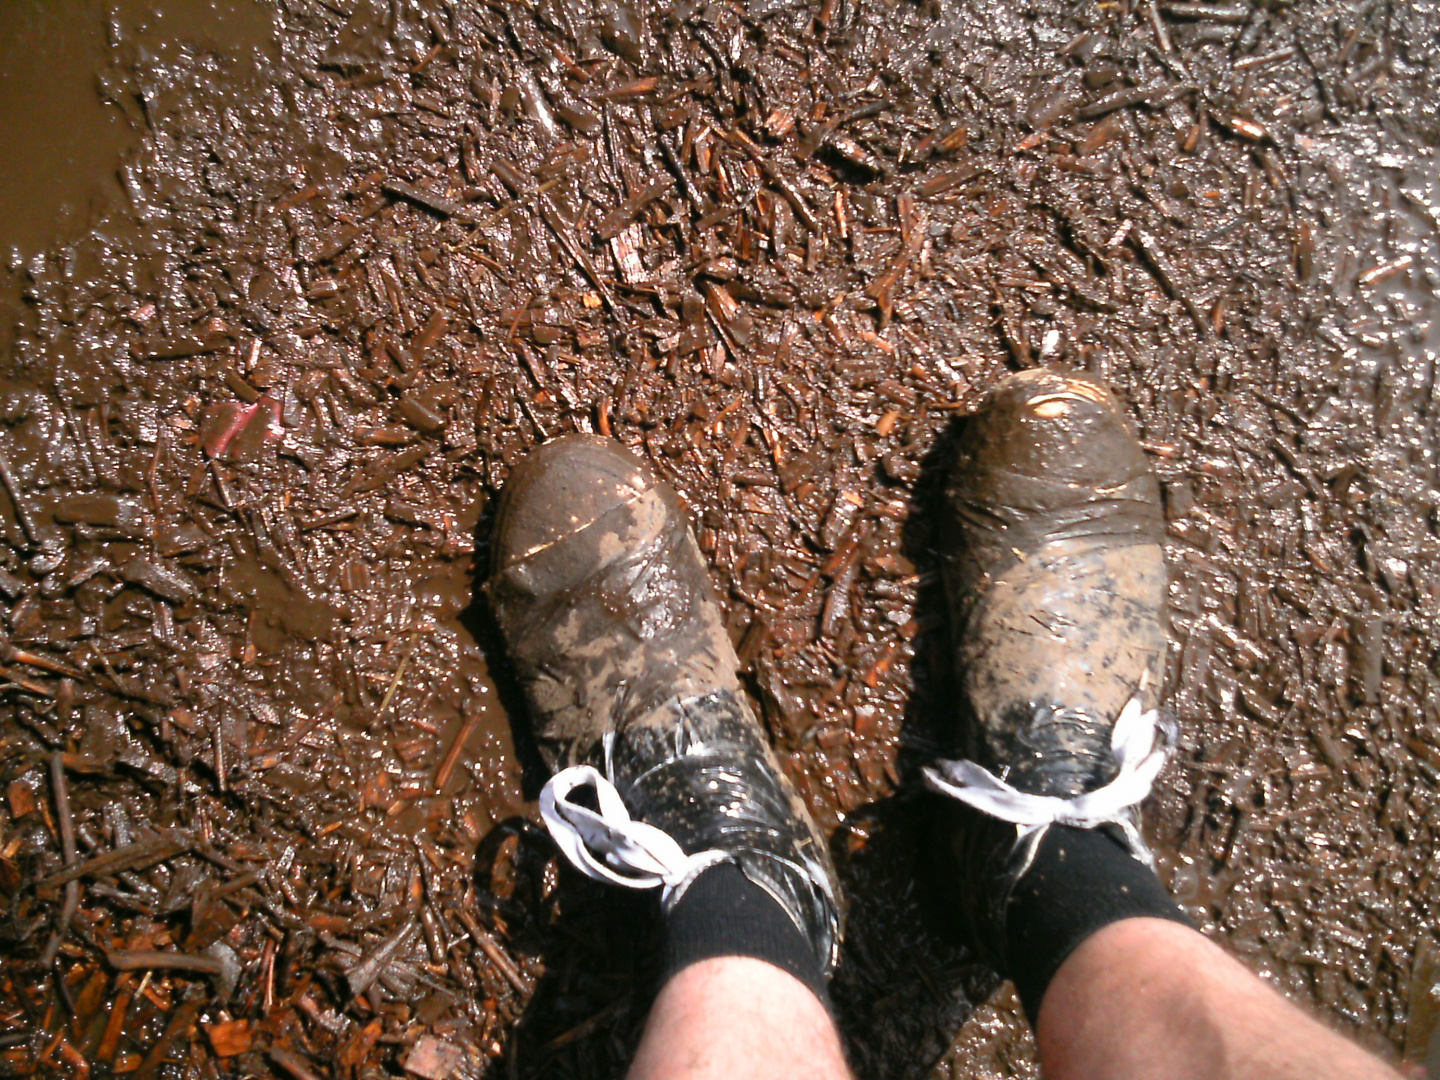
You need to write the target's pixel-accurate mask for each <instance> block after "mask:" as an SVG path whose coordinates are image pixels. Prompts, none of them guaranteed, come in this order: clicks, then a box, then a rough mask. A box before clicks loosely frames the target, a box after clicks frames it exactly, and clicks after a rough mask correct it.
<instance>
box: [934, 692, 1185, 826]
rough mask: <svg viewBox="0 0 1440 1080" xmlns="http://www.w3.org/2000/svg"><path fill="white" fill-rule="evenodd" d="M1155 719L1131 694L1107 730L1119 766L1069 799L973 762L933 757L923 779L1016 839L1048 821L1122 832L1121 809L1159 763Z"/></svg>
mask: <svg viewBox="0 0 1440 1080" xmlns="http://www.w3.org/2000/svg"><path fill="white" fill-rule="evenodd" d="M1159 722H1160V714H1159V712H1158V711H1156V710H1155V709H1150V710H1142V709H1141V707H1140V697H1139V695H1138V694H1137V695H1136V696H1135V697H1132V698H1131V699H1130V700H1129V702H1127V703H1126V705H1125V707H1124V708H1123V709H1121V710H1120V715H1119V717H1118V718H1117V719H1116V721H1115V727H1114V729H1113V730H1112V731H1111V733H1110V750H1111V752H1112V753H1113V754H1114V755H1115V762H1116V764H1118V765H1119V766H1120V771H1119V772H1118V773H1117V774H1116V776H1115V779H1114V780H1112V781H1110V783H1108V784H1106V785H1105V786H1104V787H1102V788H1097V789H1096V790H1094V791H1088V792H1086V793H1085V794H1083V795H1076V796H1074V797H1073V798H1069V799H1061V798H1057V797H1055V796H1052V795H1031V794H1029V793H1027V792H1024V791H1017V790H1016V789H1015V788H1013V787H1011V786H1010V785H1009V784H1007V783H1006V782H1005V781H1004V780H1001V779H1000V778H999V777H998V776H996V775H995V774H994V773H992V772H991V771H990V770H989V769H986V768H983V767H982V766H980V765H977V764H975V763H974V762H973V761H938V762H936V764H935V767H931V766H926V767H925V769H924V772H925V780H926V782H927V783H928V784H929V785H930V787H932V788H934V789H935V790H936V791H938V792H940V793H941V794H943V795H949V796H950V797H951V798H954V799H959V800H960V801H961V802H963V803H965V804H966V805H967V806H973V807H974V808H975V809H976V810H979V811H980V812H981V813H984V814H989V815H990V816H991V817H995V818H999V819H1000V820H1002V821H1009V822H1012V823H1013V824H1015V825H1017V826H1019V827H1020V838H1021V839H1022V840H1023V839H1025V838H1026V837H1027V836H1029V835H1030V834H1032V833H1036V832H1041V831H1043V830H1045V829H1046V828H1048V827H1049V826H1051V825H1074V826H1077V827H1079V828H1082V829H1093V828H1095V827H1096V826H1099V825H1119V826H1120V827H1121V828H1122V829H1123V830H1125V832H1126V834H1127V836H1128V835H1129V834H1130V833H1131V832H1133V831H1134V825H1133V822H1131V821H1130V820H1129V818H1128V816H1127V815H1126V814H1125V811H1126V810H1129V809H1130V808H1131V807H1132V806H1136V805H1138V804H1139V803H1140V802H1141V801H1143V800H1144V799H1145V797H1146V796H1147V795H1149V794H1150V787H1151V785H1152V784H1154V782H1155V777H1156V776H1158V775H1159V773H1160V770H1161V769H1162V768H1164V766H1165V752H1166V749H1167V746H1166V744H1167V741H1168V740H1165V739H1160V740H1157V739H1156V737H1155V736H1156V731H1157V728H1158V727H1159Z"/></svg>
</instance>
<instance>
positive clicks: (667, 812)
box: [488, 435, 840, 972]
mask: <svg viewBox="0 0 1440 1080" xmlns="http://www.w3.org/2000/svg"><path fill="white" fill-rule="evenodd" d="M488 591H489V597H490V602H491V605H492V608H493V610H494V612H495V615H496V618H497V620H498V622H499V624H500V628H501V630H502V631H503V633H504V636H505V642H506V646H507V648H508V651H509V655H510V660H511V663H512V665H513V667H514V669H515V671H516V673H517V674H518V676H519V679H520V681H521V683H522V684H523V686H524V688H525V692H526V696H527V699H528V703H529V707H530V717H531V721H532V723H533V724H534V728H535V733H536V736H537V739H538V741H539V744H540V747H541V752H542V753H543V754H544V756H545V757H546V759H547V761H548V762H549V764H550V766H551V767H552V769H555V770H557V771H556V772H555V775H554V776H552V777H551V779H550V781H549V782H548V783H547V784H546V786H545V789H544V791H543V792H542V794H541V800H540V802H541V812H542V814H543V816H544V819H545V823H546V826H547V827H548V828H549V830H550V833H551V835H552V836H553V837H554V838H555V841H556V843H557V844H558V845H559V847H560V849H561V851H562V852H563V853H564V854H565V855H566V857H567V858H568V859H569V860H570V861H571V862H572V863H573V864H574V865H575V866H576V867H577V868H579V869H580V870H581V871H582V872H583V873H585V874H587V875H588V876H590V877H592V878H596V879H597V880H602V881H610V882H613V883H615V884H620V885H626V886H630V887H632V888H653V887H657V886H658V887H661V888H662V906H663V907H664V909H665V910H666V911H667V912H668V911H669V910H671V909H672V908H673V907H674V905H675V904H677V903H678V902H679V901H680V899H681V897H682V896H683V894H684V892H685V890H686V889H687V888H688V887H689V885H690V883H691V882H692V881H694V880H695V878H696V877H697V876H698V875H699V874H700V873H701V871H703V870H705V869H707V868H709V867H711V866H714V865H716V864H717V863H721V862H732V863H734V864H736V865H737V866H738V867H739V868H740V870H741V871H742V872H743V873H744V874H745V876H746V877H747V878H748V879H749V880H750V881H751V882H752V883H754V884H755V885H757V886H759V887H760V888H762V889H764V890H765V892H767V893H769V894H770V896H772V897H773V898H774V899H775V900H776V901H777V902H778V903H779V904H780V906H781V907H782V908H783V909H784V910H785V912H786V913H787V914H788V915H789V917H790V919H791V920H792V921H793V922H794V923H795V926H796V927H797V929H799V930H800V932H801V933H802V934H803V935H804V936H805V938H806V939H807V940H808V941H809V942H810V943H811V944H812V946H813V947H814V950H815V954H816V958H817V960H818V963H819V965H820V967H821V969H822V970H824V971H827V972H828V971H829V970H831V969H832V968H833V965H834V961H835V956H836V953H837V950H838V943H839V935H840V919H839V914H838V907H837V900H836V885H835V873H834V869H833V867H832V865H831V861H830V857H829V853H828V850H827V848H826V846H825V842H824V839H823V838H822V836H821V835H820V833H819V831H818V830H817V829H816V827H815V824H814V822H813V821H812V820H811V817H810V815H809V813H808V812H807V811H806V809H805V807H804V805H803V804H802V803H801V801H800V800H799V798H798V797H797V796H796V794H795V791H794V788H793V787H792V786H791V785H790V783H789V781H788V780H786V779H785V777H784V774H783V773H782V772H781V771H780V768H779V764H778V762H777V761H776V759H775V756H774V754H773V753H772V751H771V749H770V747H769V744H768V742H767V740H766V737H765V733H764V730H763V729H762V728H761V726H760V724H759V722H758V721H757V720H756V719H755V716H754V714H753V713H752V712H751V710H750V708H749V706H748V705H747V704H746V702H745V699H744V696H743V694H742V692H741V689H740V684H739V681H738V678H737V670H738V668H739V661H738V660H737V658H736V656H735V650H734V648H733V647H732V646H731V644H730V639H729V637H728V635H727V634H726V632H725V627H724V625H723V624H722V622H721V616H720V610H719V607H718V605H717V603H716V601H715V598H714V595H713V593H712V591H711V586H710V581H709V578H708V575H707V574H706V570H705V566H704V564H703V563H702V561H701V558H700V552H699V549H698V548H697V546H696V544H695V540H694V537H693V536H692V534H691V531H690V526H689V524H688V522H687V521H686V518H685V514H684V511H683V510H682V509H681V507H680V504H679V500H678V499H677V497H676V495H675V493H674V491H673V490H672V489H671V488H670V487H669V485H667V484H665V483H664V482H662V481H660V480H658V479H657V478H656V476H655V475H654V473H653V472H651V470H650V468H649V466H647V465H646V464H645V463H644V462H642V461H641V460H640V459H639V458H637V457H636V456H635V455H634V454H632V453H630V452H629V451H628V450H626V449H625V448H624V447H622V446H621V445H620V444H619V443H616V442H614V441H612V440H610V439H605V438H600V437H598V436H590V435H567V436H564V437H561V438H558V439H555V440H553V441H551V442H548V443H545V444H544V445H542V446H540V447H539V448H538V449H536V450H535V451H534V452H533V453H531V454H530V455H529V456H528V457H527V458H526V459H525V460H524V461H522V462H521V463H520V465H519V466H518V467H517V468H516V469H515V471H514V473H513V474H512V475H511V477H510V480H509V482H508V483H507V484H506V486H505V491H504V494H503V497H502V503H501V507H500V512H499V517H498V520H497V524H496V532H495V542H494V565H493V573H492V576H491V579H490V582H489V585H488ZM586 788H589V789H593V796H586V795H583V790H584V789H586ZM577 795H579V796H580V797H579V798H577Z"/></svg>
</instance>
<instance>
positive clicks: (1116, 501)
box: [926, 370, 1166, 971]
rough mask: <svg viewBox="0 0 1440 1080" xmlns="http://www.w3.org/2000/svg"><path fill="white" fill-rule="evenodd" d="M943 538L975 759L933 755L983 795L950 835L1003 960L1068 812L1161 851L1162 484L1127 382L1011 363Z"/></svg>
mask: <svg viewBox="0 0 1440 1080" xmlns="http://www.w3.org/2000/svg"><path fill="white" fill-rule="evenodd" d="M944 514H945V520H944V521H943V522H942V527H941V530H940V536H941V537H942V538H943V539H942V540H941V542H940V547H941V549H942V550H941V552H940V554H941V558H942V562H943V574H944V582H945V591H946V596H947V599H948V602H949V607H950V619H951V631H952V635H953V638H952V641H953V646H954V649H955V654H954V655H955V676H956V679H957V683H958V689H959V692H960V699H961V706H962V712H963V714H964V715H963V716H962V724H963V731H964V741H963V747H962V753H963V754H964V755H965V758H966V760H958V761H942V762H938V763H937V764H936V766H935V767H932V768H929V769H927V770H926V777H927V780H928V782H929V784H930V786H931V787H933V788H935V789H936V790H938V791H940V792H942V793H944V794H946V795H950V796H952V797H954V798H956V799H958V800H960V801H961V802H963V803H965V804H967V805H968V806H970V807H972V808H973V809H974V810H975V811H979V813H978V814H968V813H964V812H962V813H961V814H960V815H958V816H959V818H960V819H961V821H960V824H959V825H958V826H951V827H950V832H949V835H948V837H947V840H948V842H949V843H950V844H951V845H952V847H953V851H952V852H951V854H953V855H954V856H955V857H957V858H958V859H959V860H960V862H961V864H962V865H963V868H964V870H963V874H962V880H963V881H964V882H965V883H966V884H965V886H964V887H965V888H966V890H967V891H968V892H969V893H970V894H971V895H969V896H967V897H964V898H962V904H961V911H962V915H963V917H965V918H968V919H969V920H970V923H971V925H970V927H969V930H970V932H971V933H970V937H971V939H972V941H973V942H974V943H975V944H977V945H978V946H979V947H980V948H981V950H982V952H985V953H987V954H988V956H987V958H988V959H990V960H991V961H992V962H994V963H996V966H997V967H998V968H999V969H1000V970H1001V971H1006V970H1007V966H1006V963H1005V958H1004V956H1003V952H1004V947H1005V946H1004V942H1005V941H1006V940H1007V936H1006V928H1005V912H1006V906H1007V903H1008V902H1009V898H1010V896H1011V894H1012V892H1013V890H1014V888H1015V885H1016V883H1017V882H1018V881H1019V880H1020V879H1021V878H1022V877H1023V875H1024V874H1025V872H1026V871H1027V869H1028V868H1029V866H1030V864H1031V860H1032V859H1033V858H1034V854H1035V851H1036V848H1037V847H1038V845H1039V843H1040V840H1041V838H1042V836H1043V835H1044V833H1045V830H1046V829H1048V828H1049V827H1050V826H1051V825H1052V824H1061V825H1071V826H1079V827H1082V828H1102V829H1104V830H1106V831H1107V832H1110V833H1111V834H1112V835H1113V836H1114V837H1115V839H1117V840H1118V841H1119V842H1120V843H1121V844H1122V845H1123V846H1124V847H1125V848H1126V849H1127V850H1128V851H1129V852H1130V853H1131V854H1132V855H1133V856H1134V857H1135V858H1136V859H1138V860H1140V861H1141V862H1142V863H1144V864H1146V865H1147V866H1152V865H1153V862H1152V859H1151V855H1150V851H1149V849H1148V848H1147V847H1146V844H1145V841H1144V839H1143V837H1142V836H1141V834H1140V830H1139V813H1138V804H1139V803H1140V801H1141V800H1142V799H1144V798H1145V796H1146V795H1147V794H1148V793H1149V791H1150V786H1151V783H1152V782H1153V780H1154V778H1155V776H1156V774H1157V773H1158V772H1159V770H1160V768H1161V766H1162V765H1163V763H1164V753H1165V742H1166V735H1165V733H1163V732H1162V731H1160V730H1159V729H1160V725H1159V722H1158V713H1157V711H1156V697H1157V694H1158V691H1159V688H1160V680H1161V676H1162V663H1163V660H1164V653H1165V628H1164V625H1163V618H1164V607H1165V595H1166V579H1165V565H1164V556H1163V552H1162V549H1161V541H1162V538H1163V533H1164V524H1163V518H1162V515H1161V512H1160V499H1159V490H1158V487H1157V484H1156V482H1155V478H1154V475H1153V474H1152V473H1151V470H1150V466H1149V462H1148V461H1147V460H1146V456H1145V452H1144V450H1143V449H1142V448H1141V446H1140V445H1139V443H1138V442H1137V440H1136V438H1135V435H1134V434H1133V433H1132V431H1131V428H1130V425H1129V422H1128V421H1127V419H1126V418H1125V416H1124V413H1123V412H1122V411H1121V408H1120V406H1119V404H1118V403H1117V402H1116V400H1115V399H1114V398H1113V397H1112V396H1111V394H1110V393H1109V392H1108V391H1107V390H1106V389H1104V388H1103V387H1102V386H1100V385H1099V384H1098V383H1096V382H1095V381H1094V380H1093V379H1091V378H1089V377H1088V376H1085V375H1079V374H1061V373H1058V372H1052V371H1046V370H1034V371H1026V372H1022V373H1020V374H1016V375H1011V376H1009V377H1008V378H1006V379H1005V380H1004V381H1003V382H1002V383H1001V384H1000V385H999V387H998V388H997V389H996V390H995V392H994V395H993V397H992V398H991V400H990V402H989V404H988V405H987V407H986V408H985V409H983V410H982V411H981V412H980V413H978V414H977V415H976V416H975V417H973V418H972V419H971V420H970V422H969V423H968V425H967V427H966V428H965V430H964V431H963V432H962V434H961V436H960V439H959V441H958V446H957V458H956V461H955V464H954V468H953V471H952V472H951V474H950V476H949V479H948V483H947V485H946V489H945V509H944Z"/></svg>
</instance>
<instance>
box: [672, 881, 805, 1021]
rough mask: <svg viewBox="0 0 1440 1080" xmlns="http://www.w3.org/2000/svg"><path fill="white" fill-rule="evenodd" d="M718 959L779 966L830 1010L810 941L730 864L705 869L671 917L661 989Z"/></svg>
mask: <svg viewBox="0 0 1440 1080" xmlns="http://www.w3.org/2000/svg"><path fill="white" fill-rule="evenodd" d="M714 956H750V957H754V958H755V959H757V960H764V961H765V962H766V963H768V964H774V965H775V966H776V967H778V968H780V969H781V970H782V971H788V972H789V973H790V974H791V975H794V976H795V977H796V978H797V979H799V980H800V981H801V982H803V983H804V984H805V985H806V986H808V987H809V988H810V989H811V990H813V991H815V996H816V997H818V998H819V999H820V1000H821V1001H822V1002H824V1004H825V1007H826V1008H827V1009H828V1008H829V1007H830V1001H829V998H828V997H827V996H826V993H825V977H824V975H823V974H822V973H821V967H820V961H819V959H817V958H816V956H815V949H814V947H813V946H812V945H811V944H810V941H809V939H808V938H807V937H806V936H805V935H804V934H803V933H802V932H801V931H800V928H799V927H797V926H796V925H795V923H794V922H793V921H792V920H791V918H790V916H789V915H787V914H785V909H784V908H782V907H781V906H780V905H779V904H778V903H776V901H775V898H774V897H772V896H771V895H770V894H769V893H767V892H766V891H765V890H764V889H762V888H761V887H760V886H759V885H756V884H754V883H753V882H752V881H751V880H750V879H749V878H747V877H746V876H745V874H744V873H743V872H742V871H741V869H740V868H739V867H738V866H736V865H735V864H734V863H729V862H726V863H720V864H719V865H718V866H714V867H711V868H710V869H709V870H706V871H704V872H703V873H702V874H701V875H700V876H699V877H698V878H696V879H695V880H694V881H693V882H692V883H691V885H690V887H689V888H688V889H686V890H685V895H684V896H682V897H681V898H680V902H679V903H678V904H676V905H675V906H674V907H673V908H671V909H670V913H669V914H668V915H666V916H665V970H664V972H663V973H662V975H661V979H660V985H662V986H663V985H664V984H665V983H666V982H668V981H669V980H670V978H671V976H673V975H675V974H677V973H678V972H679V971H680V970H681V969H682V968H686V967H689V966H690V965H691V964H694V963H698V962H699V961H701V960H708V959H710V958H711V957H714Z"/></svg>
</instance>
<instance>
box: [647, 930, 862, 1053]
mask: <svg viewBox="0 0 1440 1080" xmlns="http://www.w3.org/2000/svg"><path fill="white" fill-rule="evenodd" d="M629 1076H630V1080H712V1078H713V1080H767V1078H769V1077H774V1078H775V1080H782V1078H783V1080H791V1078H793V1077H797V1076H804V1077H808V1078H812V1080H850V1078H851V1074H850V1069H849V1068H848V1067H847V1066H846V1064H845V1055H844V1052H843V1051H842V1050H841V1049H840V1036H839V1035H838V1034H837V1033H836V1031H835V1024H834V1022H833V1021H831V1019H830V1014H829V1013H827V1012H826V1011H825V1006H823V1005H822V1004H820V999H819V998H817V997H816V996H815V995H814V994H813V993H812V992H811V991H810V990H809V989H808V988H807V987H806V986H805V984H804V983H802V982H801V981H800V980H799V979H797V978H795V977H794V976H793V975H789V974H787V973H786V972H784V971H781V970H780V969H779V968H778V967H775V966H774V965H772V964H767V963H765V962H764V961H763V960H752V959H751V958H749V957H746V956H722V957H716V958H714V959H711V960H703V961H701V962H700V963H698V964H691V965H690V966H689V967H687V968H685V969H684V970H683V971H681V972H680V973H679V974H678V975H676V976H675V977H674V978H673V979H671V980H670V981H669V982H668V983H666V984H665V986H664V987H663V988H662V989H661V991H660V995H659V997H657V998H656V999H655V1006H654V1008H653V1009H651V1010H650V1019H649V1020H648V1021H647V1022H646V1024H645V1035H644V1037H643V1038H642V1039H641V1041H640V1049H639V1051H638V1052H637V1053H636V1055H635V1061H634V1063H633V1064H632V1065H631V1066H630V1074H629Z"/></svg>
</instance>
